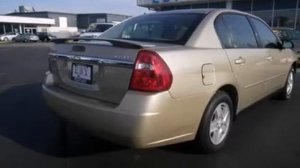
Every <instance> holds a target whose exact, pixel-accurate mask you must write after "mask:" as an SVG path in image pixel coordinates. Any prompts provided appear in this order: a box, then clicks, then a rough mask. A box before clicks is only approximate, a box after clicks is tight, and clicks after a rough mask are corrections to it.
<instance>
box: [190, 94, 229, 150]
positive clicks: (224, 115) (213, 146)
mask: <svg viewBox="0 0 300 168" xmlns="http://www.w3.org/2000/svg"><path fill="white" fill-rule="evenodd" d="M233 114H234V113H233V103H232V100H231V98H230V97H229V95H228V94H227V93H225V92H223V91H218V92H217V93H216V94H215V95H214V97H213V98H212V100H211V101H210V103H209V104H208V106H207V107H206V109H205V112H204V114H203V117H202V120H201V123H200V127H199V129H198V132H197V136H196V139H195V143H196V146H197V147H198V148H199V149H200V150H201V151H202V152H205V153H210V152H215V151H217V150H220V149H221V148H222V147H223V146H224V144H225V141H226V139H227V137H228V135H229V132H230V129H231V124H232V118H233V117H232V116H233Z"/></svg>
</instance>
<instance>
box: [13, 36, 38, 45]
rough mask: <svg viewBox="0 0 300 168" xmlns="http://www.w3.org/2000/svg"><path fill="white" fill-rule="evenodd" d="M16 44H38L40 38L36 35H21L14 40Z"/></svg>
mask: <svg viewBox="0 0 300 168" xmlns="http://www.w3.org/2000/svg"><path fill="white" fill-rule="evenodd" d="M13 41H14V42H24V43H25V42H37V41H39V37H38V36H37V35H34V34H19V35H18V36H16V37H15V38H13Z"/></svg>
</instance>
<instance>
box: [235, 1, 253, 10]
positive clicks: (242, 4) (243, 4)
mask: <svg viewBox="0 0 300 168" xmlns="http://www.w3.org/2000/svg"><path fill="white" fill-rule="evenodd" d="M232 9H237V10H241V11H251V0H246V1H233V2H232Z"/></svg>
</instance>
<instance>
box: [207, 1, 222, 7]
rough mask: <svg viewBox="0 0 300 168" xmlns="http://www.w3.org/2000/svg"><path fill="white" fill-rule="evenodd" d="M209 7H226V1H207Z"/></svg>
mask: <svg viewBox="0 0 300 168" xmlns="http://www.w3.org/2000/svg"><path fill="white" fill-rule="evenodd" d="M208 5H209V8H226V2H214V3H209V4H208Z"/></svg>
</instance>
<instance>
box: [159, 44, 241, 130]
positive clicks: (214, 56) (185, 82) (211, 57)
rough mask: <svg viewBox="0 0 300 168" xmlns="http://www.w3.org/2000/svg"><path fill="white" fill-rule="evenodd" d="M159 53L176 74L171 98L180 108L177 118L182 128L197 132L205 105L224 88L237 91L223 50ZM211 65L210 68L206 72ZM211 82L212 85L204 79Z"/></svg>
mask: <svg viewBox="0 0 300 168" xmlns="http://www.w3.org/2000/svg"><path fill="white" fill-rule="evenodd" d="M156 52H157V53H158V54H159V55H160V56H161V57H162V58H163V59H164V61H165V62H166V63H167V64H168V66H169V68H170V70H171V72H172V74H173V84H172V86H171V88H170V90H169V93H170V95H171V97H172V98H173V99H174V101H177V102H178V103H179V104H181V106H179V107H177V108H176V111H174V115H177V116H180V120H179V121H181V124H183V125H192V127H193V129H194V130H197V129H198V126H199V123H200V121H201V117H202V115H203V112H204V110H205V108H206V105H207V104H208V103H209V101H210V100H211V98H212V96H213V95H214V94H215V92H216V91H217V90H218V89H219V88H220V87H222V86H224V85H228V84H230V85H233V86H235V87H237V84H236V81H235V78H234V76H233V74H232V70H231V66H230V64H229V60H228V58H227V56H226V54H225V52H224V50H223V49H195V48H184V47H182V48H180V47H179V48H173V49H171V50H170V49H168V50H167V49H158V50H156ZM206 65H208V66H207V67H208V68H204V67H205V66H206ZM205 78H209V80H211V81H210V82H209V83H206V84H205V83H204V79H205Z"/></svg>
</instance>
